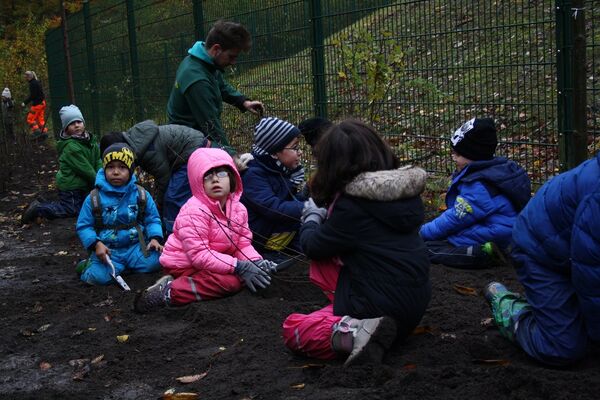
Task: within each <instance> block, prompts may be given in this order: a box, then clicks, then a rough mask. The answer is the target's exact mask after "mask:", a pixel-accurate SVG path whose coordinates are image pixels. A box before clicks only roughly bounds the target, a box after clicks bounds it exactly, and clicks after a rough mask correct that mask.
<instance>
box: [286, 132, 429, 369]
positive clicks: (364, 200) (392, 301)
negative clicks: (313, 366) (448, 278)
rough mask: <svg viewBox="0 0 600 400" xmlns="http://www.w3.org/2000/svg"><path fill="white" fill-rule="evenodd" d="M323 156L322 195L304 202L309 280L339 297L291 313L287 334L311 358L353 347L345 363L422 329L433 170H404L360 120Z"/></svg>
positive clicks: (333, 136) (329, 142) (315, 186)
mask: <svg viewBox="0 0 600 400" xmlns="http://www.w3.org/2000/svg"><path fill="white" fill-rule="evenodd" d="M315 154H316V159H317V172H316V174H315V175H314V178H313V180H312V181H311V183H310V190H311V194H312V196H313V197H314V199H315V200H313V199H312V198H311V199H309V201H307V202H306V203H305V206H304V210H303V212H302V227H301V229H300V245H301V246H302V249H303V251H304V252H305V254H306V255H307V256H308V257H310V258H311V259H312V263H311V266H310V278H311V281H312V282H313V283H315V284H316V285H317V286H319V287H320V288H321V289H323V291H324V292H325V295H326V296H327V297H328V299H329V300H330V301H331V304H329V305H328V306H326V307H325V308H323V309H322V310H319V311H316V312H313V313H312V314H308V315H306V314H297V313H296V314H291V315H289V316H288V317H287V319H286V320H285V321H284V323H283V338H284V340H285V344H286V346H287V347H288V348H290V349H291V350H293V351H295V352H298V353H301V354H303V355H306V356H309V357H314V358H319V359H325V360H328V359H333V358H335V357H337V356H338V355H348V358H347V359H346V362H345V364H344V365H346V366H348V365H352V364H359V363H364V362H381V359H382V358H383V355H384V352H385V351H386V350H387V349H388V348H389V347H390V346H391V345H392V343H393V342H394V341H395V340H396V339H403V338H405V337H407V336H408V335H409V334H410V333H411V332H412V331H413V330H414V328H415V327H416V326H417V324H418V323H419V321H420V320H421V317H422V316H423V314H424V313H425V309H426V308H427V304H428V303H429V299H430V296H431V285H430V281H429V260H428V257H427V250H426V247H425V244H424V242H423V240H422V239H421V238H420V236H419V227H420V226H421V223H422V222H423V218H424V207H423V203H422V201H421V198H420V196H419V195H420V193H421V192H422V191H423V189H424V187H425V179H426V173H425V171H423V170H422V169H420V168H414V167H403V168H399V161H398V159H397V158H396V156H395V155H394V153H393V152H392V150H391V148H390V147H389V146H388V145H387V144H386V143H385V142H384V141H383V140H382V139H381V137H380V136H379V135H378V134H377V133H376V132H375V131H374V130H373V129H372V128H371V127H369V126H367V125H365V124H363V123H362V122H359V121H355V120H346V121H343V122H341V123H340V124H338V125H334V126H333V127H332V128H330V130H329V131H328V132H327V133H326V134H325V135H324V136H323V137H322V138H321V139H320V141H319V143H318V144H317V146H316V151H315ZM315 201H316V202H317V203H318V204H326V205H328V207H329V209H328V210H326V209H324V208H319V207H318V206H317V205H316V204H315Z"/></svg>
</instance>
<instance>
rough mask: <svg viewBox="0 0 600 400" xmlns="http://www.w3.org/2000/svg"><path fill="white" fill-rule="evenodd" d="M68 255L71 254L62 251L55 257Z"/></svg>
mask: <svg viewBox="0 0 600 400" xmlns="http://www.w3.org/2000/svg"><path fill="white" fill-rule="evenodd" d="M67 254H69V253H68V252H66V251H64V250H61V251H59V252H58V253H56V254H55V256H66V255H67Z"/></svg>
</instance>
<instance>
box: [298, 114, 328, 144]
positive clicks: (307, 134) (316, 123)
mask: <svg viewBox="0 0 600 400" xmlns="http://www.w3.org/2000/svg"><path fill="white" fill-rule="evenodd" d="M332 125H333V123H332V122H331V121H330V120H328V119H327V118H322V117H313V118H309V119H305V120H304V121H302V122H300V124H298V129H300V132H302V136H304V140H306V143H308V145H309V146H310V147H313V146H314V145H316V144H317V142H318V141H319V139H320V137H321V136H322V135H323V133H325V131H326V130H327V128H329V127H330V126H332Z"/></svg>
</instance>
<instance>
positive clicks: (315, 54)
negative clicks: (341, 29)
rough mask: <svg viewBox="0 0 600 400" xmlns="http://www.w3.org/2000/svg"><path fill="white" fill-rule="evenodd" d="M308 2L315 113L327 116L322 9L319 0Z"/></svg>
mask: <svg viewBox="0 0 600 400" xmlns="http://www.w3.org/2000/svg"><path fill="white" fill-rule="evenodd" d="M308 1H309V2H310V30H311V53H310V54H311V61H312V76H313V99H314V110H315V115H317V116H319V117H323V118H327V92H326V88H325V47H324V38H323V11H322V8H321V0H308Z"/></svg>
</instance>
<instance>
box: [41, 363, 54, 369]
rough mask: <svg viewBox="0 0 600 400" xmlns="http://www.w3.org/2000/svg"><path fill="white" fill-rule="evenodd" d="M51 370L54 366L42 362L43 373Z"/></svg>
mask: <svg viewBox="0 0 600 400" xmlns="http://www.w3.org/2000/svg"><path fill="white" fill-rule="evenodd" d="M50 368H52V365H51V364H50V363H48V362H46V361H42V362H41V363H40V369H41V370H42V371H46V370H49V369H50Z"/></svg>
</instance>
